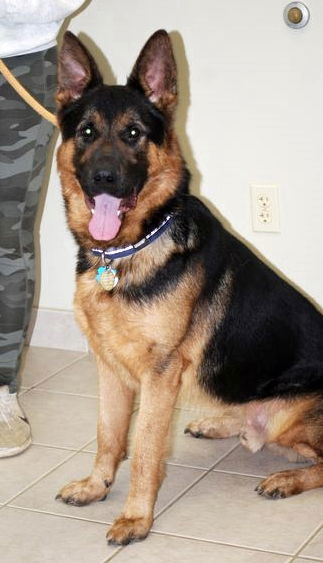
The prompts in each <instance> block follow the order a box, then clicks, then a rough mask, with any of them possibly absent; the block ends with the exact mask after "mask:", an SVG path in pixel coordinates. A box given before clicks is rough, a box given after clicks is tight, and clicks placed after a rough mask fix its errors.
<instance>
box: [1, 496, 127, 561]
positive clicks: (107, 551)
mask: <svg viewBox="0 0 323 563" xmlns="http://www.w3.org/2000/svg"><path fill="white" fill-rule="evenodd" d="M0 537H1V542H0V560H1V561H2V562H3V563H20V562H26V563H100V562H101V561H104V559H105V558H107V557H108V556H109V555H112V554H113V553H114V552H115V551H116V548H113V547H111V546H108V545H107V543H106V540H105V526H104V525H102V524H94V523H92V522H83V521H80V520H74V519H71V518H58V517H57V516H50V515H48V514H39V513H37V512H30V511H27V510H16V509H13V508H6V507H5V508H2V509H1V510H0Z"/></svg>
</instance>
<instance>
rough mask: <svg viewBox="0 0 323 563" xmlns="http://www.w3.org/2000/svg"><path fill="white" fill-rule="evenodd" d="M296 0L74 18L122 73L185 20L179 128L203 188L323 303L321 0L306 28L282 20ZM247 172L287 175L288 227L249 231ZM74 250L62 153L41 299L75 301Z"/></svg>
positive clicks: (166, 3) (210, 1)
mask: <svg viewBox="0 0 323 563" xmlns="http://www.w3.org/2000/svg"><path fill="white" fill-rule="evenodd" d="M287 3H288V2H287V1H282V0H244V1H243V2H242V1H241V0H225V1H224V0H222V1H220V0H200V1H197V0H163V1H160V0H155V1H154V2H152V1H151V0H140V2H134V1H133V0H92V1H91V2H90V4H89V5H88V7H87V8H86V9H85V10H84V11H83V12H81V13H80V14H79V15H77V16H76V17H75V18H74V19H73V20H72V21H71V23H70V26H69V28H70V29H71V30H72V31H73V32H74V33H77V34H78V33H81V32H82V33H84V34H86V35H85V36H83V37H85V38H89V40H88V42H87V44H88V46H91V44H95V46H96V47H95V50H96V52H99V51H101V57H102V53H103V54H104V56H105V57H106V58H107V59H108V61H109V64H110V65H111V67H110V69H109V67H106V74H107V75H108V76H111V68H112V71H113V73H115V76H116V78H117V80H118V82H121V83H124V82H125V79H126V76H127V74H128V73H129V72H130V70H131V66H132V64H133V62H134V60H135V58H136V56H137V54H138V53H139V50H140V48H141V47H142V45H143V43H144V42H145V40H146V39H147V38H148V36H149V35H150V34H151V33H152V32H154V31H155V30H156V29H158V28H161V27H163V28H165V29H166V30H167V31H169V32H176V33H173V38H174V46H175V53H176V56H177V59H178V63H179V67H180V68H179V74H180V88H181V91H182V105H181V106H180V108H179V112H178V130H179V132H180V136H181V140H182V146H183V149H184V152H185V156H186V158H187V160H188V162H189V163H190V165H191V169H193V174H194V176H193V189H194V192H200V193H201V195H202V196H203V198H206V200H208V201H209V202H211V204H212V205H213V206H216V208H217V209H218V210H219V212H220V213H221V215H222V216H224V217H225V218H226V219H227V220H228V222H229V223H230V225H231V228H232V229H233V230H234V231H235V232H237V233H239V234H240V235H241V236H242V237H243V238H244V239H245V240H247V241H249V242H250V243H251V244H252V245H253V247H256V248H257V249H259V251H260V252H261V253H262V254H263V255H264V256H266V258H267V259H268V261H269V262H271V263H272V264H273V265H275V266H276V267H277V268H278V269H279V270H281V271H282V272H284V274H285V275H286V276H287V277H288V278H290V279H292V280H293V281H294V282H295V283H296V284H298V285H299V286H300V287H301V288H302V289H303V290H304V291H305V292H306V293H307V294H309V295H310V296H311V297H312V298H314V299H315V300H316V301H317V302H318V303H319V304H321V305H322V304H323V265H322V242H323V240H322V239H323V237H322V227H321V224H322V219H321V217H322V214H323V171H322V166H321V163H322V155H323V104H322V100H323V2H322V0H307V2H306V3H307V5H308V7H309V9H310V12H311V19H310V23H309V25H308V26H307V27H306V28H304V29H303V30H297V31H296V30H292V29H289V28H288V27H287V26H286V24H285V23H284V21H283V17H282V14H283V9H284V7H285V5H286V4H287ZM183 44H184V47H183ZM184 49H185V51H184ZM101 57H100V58H101ZM102 58H103V57H102ZM250 183H261V184H262V183H274V184H278V186H279V189H280V202H281V210H280V215H281V232H280V233H256V232H253V231H252V226H251V214H250V209H251V205H250V194H249V184H250ZM75 254H76V248H75V246H74V243H73V241H72V240H71V236H70V235H69V233H68V232H67V229H66V227H65V218H64V212H63V203H62V200H61V196H60V189H59V179H58V176H57V172H56V166H55V165H53V167H52V172H51V176H50V182H49V189H48V194H47V199H46V205H45V209H44V213H43V216H42V222H41V288H40V294H39V307H40V308H50V309H63V310H70V309H72V296H73V288H74V266H75Z"/></svg>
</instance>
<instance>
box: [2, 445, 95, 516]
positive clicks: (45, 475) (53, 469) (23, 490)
mask: <svg viewBox="0 0 323 563" xmlns="http://www.w3.org/2000/svg"><path fill="white" fill-rule="evenodd" d="M92 441H93V440H90V442H92ZM90 442H87V443H86V444H85V446H86V445H87V444H88V443H90ZM82 448H83V446H82ZM82 448H79V449H77V450H74V451H72V452H71V455H69V456H67V457H66V458H65V459H64V460H62V461H61V462H59V463H57V464H56V465H54V466H53V467H51V469H49V470H48V471H45V473H42V475H41V476H40V477H37V479H35V480H34V481H31V482H30V483H29V484H28V485H26V487H24V488H23V489H21V491H19V492H18V493H16V494H14V495H13V496H12V497H10V498H9V499H8V500H7V501H6V502H5V503H4V505H3V506H8V505H9V503H11V502H12V501H13V500H15V499H16V498H17V497H19V496H20V495H21V494H22V493H25V492H26V491H28V489H30V488H31V487H33V486H34V485H36V484H37V483H39V481H41V480H42V479H44V478H45V477H47V476H48V475H50V474H51V473H53V471H55V470H56V469H58V468H59V467H61V466H62V465H64V463H66V462H67V461H69V460H70V459H72V458H73V457H74V456H76V455H77V454H78V453H81V452H82ZM56 449H63V448H56ZM68 451H70V450H68Z"/></svg>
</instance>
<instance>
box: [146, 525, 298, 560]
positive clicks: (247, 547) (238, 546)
mask: <svg viewBox="0 0 323 563" xmlns="http://www.w3.org/2000/svg"><path fill="white" fill-rule="evenodd" d="M151 533H152V534H156V535H158V536H169V537H171V538H181V539H184V540H189V541H194V542H204V543H209V544H213V545H214V544H215V545H222V546H225V547H234V548H236V549H243V550H248V551H257V552H260V553H271V554H272V555H283V556H284V557H291V554H290V553H288V552H287V551H275V550H271V549H270V550H268V549H265V548H262V547H256V546H250V545H241V544H236V543H226V542H223V541H220V540H211V539H207V538H199V537H197V536H185V535H184V534H172V533H171V532H161V531H157V530H154V531H152V532H151Z"/></svg>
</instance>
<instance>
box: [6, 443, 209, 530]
mask: <svg viewBox="0 0 323 563" xmlns="http://www.w3.org/2000/svg"><path fill="white" fill-rule="evenodd" d="M93 462H94V455H93V454H88V453H79V454H77V455H75V456H74V457H73V458H71V459H70V460H68V461H67V462H66V463H65V464H63V465H61V466H60V467H58V468H57V469H56V470H55V471H53V472H52V473H50V474H49V475H48V476H46V477H44V479H42V480H41V481H40V482H39V483H36V485H34V486H33V487H31V488H30V489H28V490H27V491H25V492H24V493H22V494H21V495H20V496H19V497H17V498H16V499H15V500H14V501H13V503H12V506H16V507H22V508H32V509H36V510H43V511H45V512H51V513H54V514H60V515H68V516H74V517H76V518H86V519H88V520H95V521H99V522H107V523H108V522H109V523H111V522H113V520H114V519H115V518H116V517H117V516H118V514H119V513H120V512H121V509H122V507H123V503H124V501H125V499H126V495H127V492H128V487H129V481H130V461H129V460H126V461H124V462H123V463H121V465H120V468H119V471H118V475H117V478H116V481H115V483H114V486H113V488H112V490H111V493H110V494H109V495H108V497H107V499H106V500H105V501H104V502H96V503H93V504H90V505H88V506H82V507H75V506H69V505H67V504H65V503H63V502H61V501H58V500H55V496H56V494H57V493H58V491H59V489H60V488H61V487H63V486H64V485H66V484H67V483H69V482H70V481H74V480H76V479H81V478H83V477H86V476H87V475H88V474H89V473H90V471H91V468H92V466H93ZM201 475H203V471H199V470H197V469H191V468H184V467H176V466H168V467H167V477H166V479H165V481H164V484H163V486H162V488H161V490H160V493H159V496H158V500H157V503H156V509H155V514H158V512H160V510H162V509H163V508H164V507H165V506H166V505H167V504H168V503H169V502H170V501H172V500H173V499H174V498H175V497H176V496H177V495H178V494H180V493H181V492H182V491H183V490H184V489H185V488H186V487H188V486H189V485H190V484H191V483H193V482H194V481H195V480H196V479H197V478H198V477H200V476H201Z"/></svg>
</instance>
